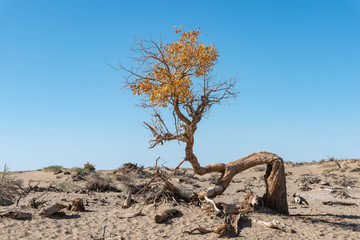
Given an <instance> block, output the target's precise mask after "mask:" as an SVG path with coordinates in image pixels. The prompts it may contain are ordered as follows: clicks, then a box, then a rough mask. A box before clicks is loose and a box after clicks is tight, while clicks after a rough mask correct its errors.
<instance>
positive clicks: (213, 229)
mask: <svg viewBox="0 0 360 240" xmlns="http://www.w3.org/2000/svg"><path fill="white" fill-rule="evenodd" d="M225 225H226V224H221V225H219V226H215V227H211V228H203V227H197V228H194V229H192V230H190V231H185V232H184V233H187V234H194V232H196V231H198V232H200V233H221V232H223V231H224V230H225Z"/></svg>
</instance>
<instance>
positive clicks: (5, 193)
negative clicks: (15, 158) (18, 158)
mask: <svg viewBox="0 0 360 240" xmlns="http://www.w3.org/2000/svg"><path fill="white" fill-rule="evenodd" d="M6 171H7V168H6V165H5V166H4V171H3V174H2V176H1V178H0V206H9V205H11V204H13V203H14V202H15V201H16V200H17V199H19V198H20V197H21V196H22V195H24V194H25V190H24V189H23V188H22V180H19V179H15V178H12V177H9V176H8V175H6Z"/></svg>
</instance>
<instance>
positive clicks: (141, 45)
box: [120, 26, 288, 214]
mask: <svg viewBox="0 0 360 240" xmlns="http://www.w3.org/2000/svg"><path fill="white" fill-rule="evenodd" d="M174 30H175V33H176V34H178V35H179V38H178V39H177V40H176V41H174V42H171V43H168V44H165V43H163V42H162V41H158V42H157V41H154V40H142V41H135V45H136V47H135V48H133V49H132V51H133V52H134V53H135V54H136V56H135V57H134V58H132V60H133V61H134V62H135V66H134V67H132V68H126V67H124V66H123V65H121V64H120V69H122V70H124V71H126V72H127V73H128V76H127V77H126V84H125V86H126V87H128V88H129V89H130V90H131V91H132V92H133V94H135V95H140V96H142V97H143V99H142V101H141V106H142V107H144V108H150V109H152V121H151V122H144V124H145V126H146V128H148V129H149V130H150V131H151V133H152V135H153V139H152V140H150V148H153V147H155V146H156V145H158V144H163V143H164V142H167V141H172V140H177V141H180V142H183V143H184V144H185V158H184V160H183V161H182V162H181V163H180V164H179V165H178V166H177V168H178V167H180V165H181V164H182V163H183V162H185V161H188V162H189V163H190V164H191V165H192V167H193V169H194V171H195V173H196V174H199V175H204V174H207V173H211V172H219V173H221V177H220V178H219V179H218V181H217V183H216V185H215V186H214V187H212V188H209V189H208V191H207V192H206V193H205V194H204V193H203V194H200V195H199V196H203V195H206V196H207V197H209V198H214V197H216V196H218V195H220V194H222V193H223V192H224V191H225V190H226V188H227V187H228V186H229V184H230V182H231V180H232V179H233V177H234V176H235V175H236V174H238V173H240V172H242V171H244V170H246V169H248V168H250V167H254V166H256V165H259V164H267V170H266V175H265V179H266V193H265V195H264V197H263V200H264V202H265V204H266V205H267V206H269V207H270V208H273V209H275V210H277V211H278V212H280V213H284V214H288V206H287V201H286V184H285V173H284V163H283V160H282V159H281V158H280V157H279V156H277V155H275V154H273V153H268V152H256V153H253V154H250V155H248V156H246V157H244V158H241V159H238V160H236V161H232V162H229V163H227V164H224V163H217V164H211V165H206V166H201V165H200V163H199V161H198V159H197V157H196V156H195V154H194V152H193V147H194V134H195V132H196V130H197V126H198V124H199V122H200V121H201V120H202V119H203V117H204V116H205V115H206V114H207V113H208V112H209V110H210V109H211V107H212V106H214V105H217V104H224V103H227V101H228V100H229V99H231V98H234V97H236V95H237V94H238V92H237V91H236V89H235V84H236V78H229V79H226V80H216V77H215V74H214V73H213V68H214V66H215V65H216V64H217V63H218V58H219V53H218V50H217V49H216V47H215V46H214V45H213V44H209V45H205V44H204V43H202V42H200V41H199V36H200V35H201V33H200V31H199V30H193V31H189V32H183V31H182V29H181V26H180V28H176V27H174ZM164 108H165V109H168V110H170V112H171V113H172V116H173V119H174V129H173V131H171V130H169V129H170V128H169V127H168V125H167V123H166V122H165V120H164V119H163V117H162V115H161V112H160V109H164Z"/></svg>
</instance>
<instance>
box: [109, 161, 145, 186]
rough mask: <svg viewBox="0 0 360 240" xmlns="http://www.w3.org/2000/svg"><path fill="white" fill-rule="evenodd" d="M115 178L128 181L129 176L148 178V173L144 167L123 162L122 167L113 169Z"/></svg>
mask: <svg viewBox="0 0 360 240" xmlns="http://www.w3.org/2000/svg"><path fill="white" fill-rule="evenodd" d="M113 174H114V175H115V178H116V180H118V181H121V182H128V181H129V179H131V178H148V177H150V176H151V174H150V173H148V172H146V171H145V170H144V167H142V166H138V165H137V164H133V163H130V162H129V163H124V164H123V166H122V167H120V168H118V169H116V170H114V171H113Z"/></svg>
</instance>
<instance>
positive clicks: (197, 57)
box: [130, 26, 219, 107]
mask: <svg viewBox="0 0 360 240" xmlns="http://www.w3.org/2000/svg"><path fill="white" fill-rule="evenodd" d="M173 29H174V30H175V33H176V34H179V35H180V38H179V39H177V40H176V41H174V42H172V43H170V44H166V45H163V44H161V45H160V50H159V52H158V53H156V55H157V56H159V57H162V56H163V57H162V59H161V61H158V62H155V63H154V64H153V65H152V68H151V69H150V70H149V72H148V75H147V78H144V79H141V80H139V81H136V82H134V83H132V84H131V85H130V88H131V90H132V91H133V93H134V94H135V95H146V96H147V97H148V100H149V102H150V104H151V105H156V106H158V107H166V106H167V104H168V103H170V101H172V100H176V101H180V102H182V103H185V102H186V101H188V100H189V99H190V98H191V97H192V92H191V86H192V84H193V83H192V81H193V80H194V79H193V76H195V77H201V76H203V75H205V74H207V73H209V72H210V71H211V70H212V67H213V66H214V64H215V63H216V62H217V59H218V57H219V55H218V51H217V49H216V48H215V46H214V45H213V44H210V45H205V44H204V43H201V42H199V36H200V35H201V33H200V31H199V30H193V31H189V32H182V26H180V28H176V27H173ZM160 51H161V52H160ZM145 106H146V105H144V107H145Z"/></svg>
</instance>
